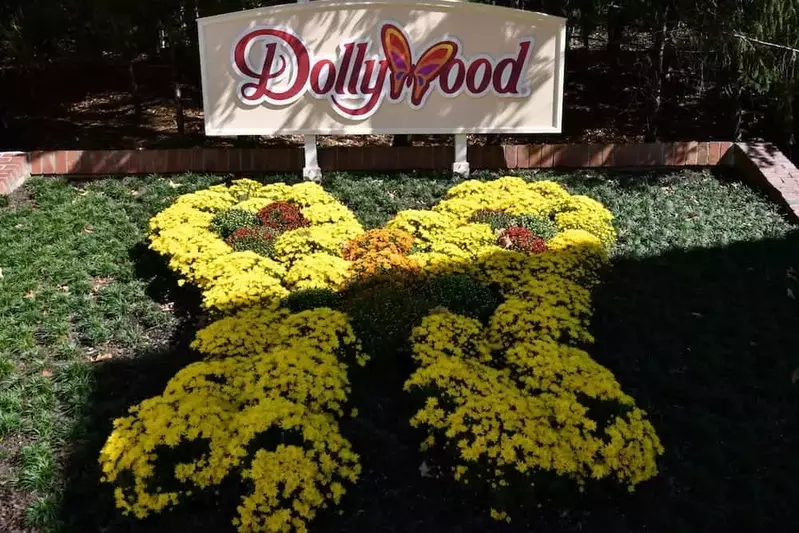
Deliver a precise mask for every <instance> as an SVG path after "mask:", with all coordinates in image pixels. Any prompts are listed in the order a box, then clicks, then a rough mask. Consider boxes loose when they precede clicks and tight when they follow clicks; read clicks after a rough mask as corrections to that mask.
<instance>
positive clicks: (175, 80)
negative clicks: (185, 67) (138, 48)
mask: <svg viewBox="0 0 799 533" xmlns="http://www.w3.org/2000/svg"><path fill="white" fill-rule="evenodd" d="M175 41H176V39H173V40H172V42H171V43H170V44H171V46H170V48H169V58H170V62H169V63H170V70H171V71H172V84H173V86H174V91H175V126H176V127H177V130H178V134H179V135H183V134H185V133H186V127H185V124H186V121H185V119H184V117H183V94H181V90H180V74H179V73H178V64H177V50H176V49H177V43H176V42H175Z"/></svg>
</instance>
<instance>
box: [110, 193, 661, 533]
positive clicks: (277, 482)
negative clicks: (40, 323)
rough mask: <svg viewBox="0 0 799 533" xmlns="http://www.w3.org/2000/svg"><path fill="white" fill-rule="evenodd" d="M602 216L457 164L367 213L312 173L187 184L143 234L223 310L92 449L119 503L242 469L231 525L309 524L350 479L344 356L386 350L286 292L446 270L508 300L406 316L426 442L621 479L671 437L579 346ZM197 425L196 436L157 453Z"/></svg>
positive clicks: (207, 302) (480, 473)
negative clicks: (187, 354) (432, 193)
mask: <svg viewBox="0 0 799 533" xmlns="http://www.w3.org/2000/svg"><path fill="white" fill-rule="evenodd" d="M611 222H612V217H611V215H610V213H609V212H608V211H607V210H606V209H605V208H604V207H602V205H601V204H599V203H598V202H596V201H594V200H592V199H590V198H587V197H582V196H572V195H570V194H569V193H568V192H567V191H565V190H564V189H563V188H562V187H560V186H559V185H557V184H554V183H551V182H538V183H527V182H525V181H524V180H522V179H519V178H502V179H499V180H495V181H492V182H484V183H483V182H476V181H467V182H463V183H461V184H459V185H457V186H455V187H453V188H452V189H451V190H450V191H449V193H448V195H447V198H446V199H445V200H443V201H442V202H440V203H439V204H438V205H436V206H435V207H434V208H433V210H432V211H414V210H409V211H402V212H400V213H398V214H397V215H396V217H395V218H394V219H392V220H391V221H390V222H389V223H388V224H387V225H386V227H385V228H384V229H380V230H372V231H369V232H364V231H363V229H362V228H361V226H360V225H359V224H358V222H357V220H356V219H355V217H354V216H353V215H352V213H351V212H350V211H349V210H348V209H347V208H346V207H344V206H343V205H341V204H340V203H338V202H337V201H336V200H335V199H334V198H332V197H331V196H329V195H328V194H327V193H325V192H324V190H323V189H322V188H321V187H319V186H318V185H313V184H306V183H304V184H301V185H295V186H291V187H290V186H286V185H284V184H276V185H266V186H263V185H260V184H258V183H256V182H254V181H251V180H239V181H237V182H234V183H233V184H232V185H231V186H229V187H224V186H219V187H212V188H210V189H208V190H206V191H201V192H198V193H194V194H190V195H186V196H183V197H181V198H179V199H178V200H177V201H176V202H175V203H174V204H173V205H172V206H170V207H169V208H167V209H166V210H164V211H163V212H161V213H160V214H158V215H157V216H156V217H154V218H153V219H152V221H151V225H150V228H151V246H152V248H153V249H154V250H156V251H158V252H159V253H161V254H163V255H165V256H167V257H168V258H169V261H170V263H169V264H170V267H171V268H172V269H174V270H175V271H176V272H177V273H178V274H180V276H181V277H182V279H183V280H184V281H187V282H190V283H193V284H195V285H197V286H198V287H199V288H200V289H201V290H202V292H203V305H204V306H205V307H206V308H207V309H208V310H209V311H210V312H212V313H215V314H222V313H227V316H223V317H220V318H219V319H218V320H217V321H216V322H214V323H212V324H211V325H209V326H208V327H206V328H205V329H203V330H201V331H200V332H199V333H198V334H197V337H196V339H195V341H194V344H193V347H194V348H195V349H197V350H198V351H199V352H201V353H202V354H204V355H205V357H206V359H205V360H204V361H202V362H199V363H195V364H193V365H190V366H189V367H186V368H185V369H183V370H182V371H180V372H179V373H178V374H177V375H176V376H175V377H173V378H172V380H171V381H170V382H169V384H168V385H167V387H166V389H165V391H164V393H163V394H162V395H160V396H157V397H155V398H151V399H149V400H146V401H144V402H142V403H141V404H140V405H138V406H136V407H134V408H133V409H132V410H131V413H130V416H128V417H124V418H122V419H119V420H117V421H116V423H115V427H114V432H113V433H112V435H111V436H110V437H109V439H108V442H107V444H106V446H105V447H104V448H103V451H102V453H101V457H100V461H101V465H102V467H103V471H104V473H105V476H106V477H105V480H106V481H108V482H111V483H114V484H115V486H116V489H115V491H116V492H115V494H116V499H117V505H118V506H119V507H120V508H121V509H123V510H124V511H126V512H130V513H133V514H135V515H136V516H139V517H144V516H147V515H149V514H150V513H152V512H158V511H161V510H163V509H165V508H167V507H169V506H171V505H174V504H176V503H178V502H179V501H180V500H182V499H185V498H189V497H191V495H192V492H194V491H198V490H203V489H205V488H207V487H210V486H214V485H218V484H220V483H221V482H222V481H223V480H224V479H226V478H228V477H230V476H238V477H239V478H240V480H241V482H242V486H243V487H246V488H247V490H248V491H249V492H247V493H246V494H242V500H241V504H240V506H239V508H238V516H237V517H236V518H234V523H235V524H236V525H237V526H238V528H239V530H240V531H275V532H280V531H294V530H296V531H305V530H306V527H307V525H308V523H309V522H310V521H311V520H312V519H313V518H314V516H315V515H316V513H317V511H318V510H319V509H321V508H324V507H326V506H327V505H329V504H330V503H337V502H338V501H339V500H340V498H341V496H342V495H343V494H344V492H345V486H346V483H352V482H356V481H357V477H358V474H359V466H358V456H357V455H356V454H355V451H353V450H352V447H351V445H350V443H349V442H348V441H347V440H346V439H344V437H342V436H341V432H340V429H339V421H340V420H341V418H342V417H343V416H346V415H347V414H352V415H353V416H357V410H352V411H351V410H350V408H351V407H352V406H351V405H350V403H349V401H348V398H349V396H350V392H351V387H352V386H357V383H356V384H355V385H352V384H351V383H350V376H349V375H348V367H349V366H352V365H360V366H363V365H367V364H368V360H369V357H372V358H377V357H379V356H380V354H375V353H372V354H367V353H364V351H363V349H362V347H361V344H360V342H359V340H358V338H357V333H358V332H357V331H356V330H355V329H354V327H353V324H352V320H351V317H350V316H348V315H347V314H345V313H343V312H342V311H341V310H338V309H332V308H330V307H329V306H327V305H321V304H320V305H315V306H314V305H312V306H310V307H311V308H309V309H306V310H304V311H301V312H294V313H292V312H291V311H289V306H288V305H287V304H286V302H287V299H288V300H290V298H288V297H289V296H290V295H298V294H301V293H302V292H303V291H307V290H308V289H313V290H316V291H318V290H320V289H322V290H326V291H330V292H332V293H338V294H342V295H344V296H343V297H344V298H347V297H353V296H354V297H356V298H357V296H358V294H359V289H360V288H362V287H367V286H368V287H374V286H378V287H379V286H380V285H381V284H401V285H404V286H408V287H410V288H409V290H412V289H411V288H412V287H413V283H414V281H413V280H418V279H431V278H438V277H444V276H449V275H453V274H457V275H459V276H465V277H467V278H469V279H471V280H473V282H474V283H478V284H482V285H485V286H491V287H496V289H497V290H498V292H499V295H500V296H501V300H502V301H501V303H499V305H498V306H497V307H496V309H494V310H493V311H492V313H491V314H490V318H488V319H487V320H486V321H485V322H481V321H479V320H476V319H475V318H472V317H469V316H465V315H461V314H457V313H455V312H453V311H452V310H450V309H448V308H446V307H438V308H435V309H432V310H431V311H430V312H429V313H428V314H427V315H426V316H425V317H423V318H422V320H421V321H420V323H418V324H416V327H415V328H414V329H413V332H412V334H411V335H410V339H409V341H410V342H411V346H412V352H413V358H414V361H415V363H416V365H415V371H414V372H413V373H412V374H411V375H410V376H409V377H408V379H407V381H406V383H405V389H406V390H407V391H409V392H410V393H411V397H414V398H416V397H420V398H422V399H423V402H422V404H421V405H420V406H419V409H418V411H417V412H416V414H415V415H414V416H413V418H412V419H411V420H410V423H411V424H412V425H414V426H417V427H419V428H422V429H423V430H424V431H425V432H426V433H427V438H426V439H425V440H424V442H422V443H419V444H420V445H421V446H422V447H423V448H424V449H430V448H434V449H438V450H441V451H442V453H443V454H444V455H446V456H447V457H450V458H451V459H452V466H451V468H452V473H453V475H454V476H455V478H456V479H459V480H462V481H463V482H465V483H468V482H470V481H471V483H473V484H478V480H479V482H482V483H486V482H487V486H488V487H490V489H489V490H490V491H493V492H495V493H499V492H502V491H504V490H512V489H514V488H515V487H514V484H518V483H520V484H522V485H524V484H527V485H529V483H530V482H531V480H532V479H534V476H535V475H537V474H538V473H540V472H552V473H555V474H557V475H560V476H563V477H566V478H570V479H572V480H574V481H575V482H576V484H578V485H579V484H583V483H585V482H586V481H588V480H590V479H605V478H608V479H615V480H617V481H618V482H619V483H622V484H625V485H627V486H629V487H630V488H633V487H634V486H635V485H636V484H638V483H640V482H642V481H644V480H646V479H649V478H651V477H652V476H654V475H655V474H656V472H657V469H656V458H657V456H658V455H659V454H661V453H662V452H663V449H662V446H661V444H660V442H659V440H658V437H657V435H656V434H655V431H654V428H653V427H652V426H651V424H650V423H649V422H648V421H647V420H646V415H645V413H644V412H643V411H641V410H640V409H639V408H637V407H636V406H635V403H634V401H633V399H632V398H631V397H630V396H628V395H626V394H624V393H623V392H622V390H621V386H620V385H619V383H618V382H617V381H616V380H615V378H614V377H613V375H612V373H611V372H610V371H608V370H607V369H605V368H604V367H602V366H601V365H600V364H598V363H596V362H595V361H593V360H592V359H591V357H590V356H589V354H588V352H587V351H586V348H587V347H588V346H589V345H590V343H591V342H592V341H593V338H592V336H591V334H590V332H589V331H588V323H589V320H590V317H591V303H590V289H591V288H592V287H593V286H594V285H595V284H596V283H597V282H598V281H599V269H600V268H601V267H602V266H603V265H604V264H605V263H606V261H607V254H608V251H609V250H610V249H611V248H612V246H613V244H614V242H615V237H616V236H615V231H614V229H613V226H612V223H611ZM231 237H234V238H233V239H231ZM238 246H240V247H241V248H240V249H238V250H237V249H236V248H237V247H238ZM312 294H313V293H312ZM331 305H332V304H331ZM342 307H344V308H346V307H347V306H346V305H344V306H342ZM389 326H390V325H389V324H387V325H386V327H389ZM366 371H367V372H368V366H367V369H366ZM598 406H601V409H600V408H598ZM598 412H602V413H605V412H609V413H610V414H609V415H603V416H598V415H597V414H595V413H598ZM190 442H199V443H201V444H202V445H201V446H200V451H196V449H194V450H193V453H189V452H185V453H184V455H186V460H185V461H181V462H177V463H176V464H171V465H167V467H166V468H164V467H163V464H162V463H161V462H159V458H160V457H161V455H163V454H164V452H165V451H166V450H167V449H169V448H173V449H181V447H182V446H184V444H186V443H190ZM356 451H357V450H356ZM364 452H366V451H364ZM508 512H512V509H504V508H501V505H496V506H494V507H492V508H491V515H492V516H493V517H494V518H497V519H509V515H508V514H507V513H508Z"/></svg>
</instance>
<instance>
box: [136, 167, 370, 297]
mask: <svg viewBox="0 0 799 533" xmlns="http://www.w3.org/2000/svg"><path fill="white" fill-rule="evenodd" d="M276 201H284V202H291V203H293V204H295V205H297V206H298V207H300V209H301V211H302V214H303V216H304V217H305V218H306V219H307V220H308V221H309V222H310V223H311V226H310V227H304V228H299V229H295V230H291V231H287V232H285V233H283V234H282V235H280V237H278V238H277V239H276V241H275V247H274V248H275V258H274V260H273V259H269V258H266V257H261V256H258V255H257V254H255V253H253V252H234V251H233V250H232V249H231V248H230V246H228V245H227V244H226V243H225V242H224V240H223V239H222V237H221V236H220V235H217V234H216V233H214V232H213V231H211V229H210V225H211V221H212V219H213V217H214V215H215V214H216V213H218V212H220V211H223V210H226V209H241V210H245V211H250V212H257V211H258V210H259V209H261V208H263V207H265V206H266V205H268V204H270V203H272V202H276ZM361 233H363V228H362V227H361V225H360V224H359V223H358V221H357V219H356V218H355V216H354V215H353V214H352V212H351V211H350V210H349V209H347V208H346V207H345V206H344V205H342V204H341V203H339V202H338V201H337V200H336V199H335V198H333V197H332V196H330V195H329V194H328V193H326V192H325V191H324V190H323V189H322V188H321V187H320V186H319V185H317V184H314V183H301V184H298V185H293V186H288V185H285V184H283V183H277V184H272V185H261V184H260V183H258V182H256V181H253V180H247V179H242V180H237V181H234V182H233V183H232V184H231V185H230V186H223V185H217V186H214V187H211V188H209V189H206V190H203V191H198V192H195V193H191V194H187V195H184V196H181V197H179V198H178V199H177V200H176V201H175V202H174V203H173V204H172V205H171V206H170V207H168V208H166V209H165V210H163V211H162V212H160V213H159V214H157V215H156V216H155V217H153V218H152V220H151V221H150V246H151V248H152V249H153V250H155V251H156V252H158V253H160V254H162V255H164V256H166V257H168V258H169V266H170V268H171V269H172V270H174V271H176V272H177V273H178V274H179V275H180V276H181V277H182V278H183V280H184V281H188V282H190V283H193V284H195V285H197V286H198V287H200V289H202V291H203V305H204V306H205V307H206V308H208V309H213V310H219V311H229V310H232V309H236V308H240V307H242V306H246V305H253V304H256V303H259V302H263V301H264V300H280V299H282V298H284V297H285V296H286V295H287V294H288V292H289V291H292V290H301V289H307V288H320V287H327V288H339V287H340V286H341V285H342V284H343V283H344V281H345V278H346V276H347V268H348V265H346V264H345V263H344V262H343V260H342V259H341V247H342V246H343V245H344V243H346V242H348V241H349V240H350V239H352V238H354V237H356V236H358V235H360V234H361ZM297 263H300V264H299V265H297Z"/></svg>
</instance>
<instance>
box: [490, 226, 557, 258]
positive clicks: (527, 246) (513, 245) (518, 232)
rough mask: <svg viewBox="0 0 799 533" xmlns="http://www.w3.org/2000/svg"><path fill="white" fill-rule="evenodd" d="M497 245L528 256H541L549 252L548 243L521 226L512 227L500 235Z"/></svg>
mask: <svg viewBox="0 0 799 533" xmlns="http://www.w3.org/2000/svg"><path fill="white" fill-rule="evenodd" d="M497 244H499V245H500V246H502V247H503V248H506V249H508V250H516V251H517V252H524V253H527V254H540V253H541V252H545V251H546V250H547V242H546V241H545V240H544V239H542V238H541V237H539V236H538V235H536V234H535V233H533V232H532V231H530V230H529V229H527V228H522V227H520V226H512V227H510V228H507V229H504V230H502V231H501V232H500V233H499V237H498V238H497Z"/></svg>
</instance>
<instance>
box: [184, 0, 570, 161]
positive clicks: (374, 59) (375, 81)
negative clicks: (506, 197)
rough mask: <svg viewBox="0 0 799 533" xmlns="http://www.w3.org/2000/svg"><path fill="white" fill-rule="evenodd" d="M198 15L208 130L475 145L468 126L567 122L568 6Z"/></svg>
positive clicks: (331, 5) (535, 126) (512, 129)
mask: <svg viewBox="0 0 799 533" xmlns="http://www.w3.org/2000/svg"><path fill="white" fill-rule="evenodd" d="M198 22H199V43H200V57H201V66H202V83H203V99H204V102H203V104H204V112H205V131H206V134H207V135H224V136H234V135H279V134H283V135H285V134H305V135H308V136H313V135H323V134H327V135H351V134H376V133H385V134H400V133H411V134H413V133H425V134H430V133H441V134H444V133H448V134H459V135H460V136H459V137H458V138H459V139H461V141H460V142H461V143H463V146H464V148H463V151H464V152H465V140H463V139H464V138H463V137H462V135H463V134H467V133H557V132H560V128H561V109H562V101H563V74H564V65H563V59H564V51H565V22H566V21H565V19H562V18H559V17H552V16H548V15H541V14H538V13H531V12H527V11H521V10H516V9H508V8H503V7H496V6H490V5H485V4H477V3H471V2H465V1H459V0H422V1H411V0H361V1H358V0H319V1H316V2H307V1H306V2H299V3H294V4H286V5H281V6H276V7H268V8H261V9H254V10H250V11H242V12H238V13H230V14H227V15H220V16H216V17H208V18H203V19H200V20H199V21H198ZM314 143H315V140H314ZM314 146H315V144H314ZM463 158H464V159H465V154H464V155H463Z"/></svg>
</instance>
